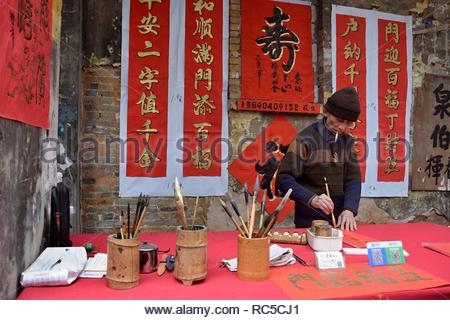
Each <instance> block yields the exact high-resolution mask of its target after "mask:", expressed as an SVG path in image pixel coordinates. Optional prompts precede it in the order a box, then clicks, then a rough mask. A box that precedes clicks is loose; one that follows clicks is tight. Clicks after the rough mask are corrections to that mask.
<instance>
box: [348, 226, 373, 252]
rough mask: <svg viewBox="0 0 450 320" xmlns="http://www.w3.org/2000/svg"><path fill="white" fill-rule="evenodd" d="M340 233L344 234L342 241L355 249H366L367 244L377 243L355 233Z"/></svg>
mask: <svg viewBox="0 0 450 320" xmlns="http://www.w3.org/2000/svg"><path fill="white" fill-rule="evenodd" d="M342 232H343V233H344V239H343V240H342V241H343V242H344V243H345V244H347V245H349V246H352V247H355V248H366V244H367V242H376V241H379V240H377V239H374V238H371V237H368V236H366V235H364V234H361V233H359V232H356V231H348V230H342Z"/></svg>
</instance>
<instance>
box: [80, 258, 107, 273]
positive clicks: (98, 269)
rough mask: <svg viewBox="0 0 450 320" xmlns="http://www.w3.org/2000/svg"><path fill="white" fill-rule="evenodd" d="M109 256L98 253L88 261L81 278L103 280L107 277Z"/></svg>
mask: <svg viewBox="0 0 450 320" xmlns="http://www.w3.org/2000/svg"><path fill="white" fill-rule="evenodd" d="M107 261H108V255H107V254H106V253H96V254H95V256H93V257H91V258H89V259H88V261H87V262H86V266H85V267H84V269H83V271H82V272H81V274H80V278H102V277H104V276H105V275H106V268H107Z"/></svg>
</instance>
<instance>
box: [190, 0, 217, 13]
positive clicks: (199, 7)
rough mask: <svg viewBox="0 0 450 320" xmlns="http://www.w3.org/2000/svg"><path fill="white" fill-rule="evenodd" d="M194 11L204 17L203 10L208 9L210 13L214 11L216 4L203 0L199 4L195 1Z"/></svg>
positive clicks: (199, 0)
mask: <svg viewBox="0 0 450 320" xmlns="http://www.w3.org/2000/svg"><path fill="white" fill-rule="evenodd" d="M193 4H194V11H195V12H198V13H199V14H200V15H202V14H203V13H202V10H203V9H206V10H208V11H213V10H214V2H207V3H205V2H204V1H203V0H198V1H197V2H195V1H194V3H193Z"/></svg>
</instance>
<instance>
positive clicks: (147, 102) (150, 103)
mask: <svg viewBox="0 0 450 320" xmlns="http://www.w3.org/2000/svg"><path fill="white" fill-rule="evenodd" d="M136 104H140V105H141V116H143V115H144V114H147V113H159V110H157V109H156V96H155V95H154V94H153V92H150V94H149V95H148V96H147V95H146V94H145V93H144V92H142V94H141V98H140V99H139V101H138V102H136Z"/></svg>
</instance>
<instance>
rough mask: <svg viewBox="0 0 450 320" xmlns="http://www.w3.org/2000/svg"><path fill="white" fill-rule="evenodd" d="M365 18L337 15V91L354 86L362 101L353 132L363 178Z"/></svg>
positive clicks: (362, 179)
mask: <svg viewBox="0 0 450 320" xmlns="http://www.w3.org/2000/svg"><path fill="white" fill-rule="evenodd" d="M365 35H366V19H365V18H363V17H356V16H348V15H342V14H337V15H336V90H339V89H341V88H343V87H347V86H351V87H355V88H356V90H357V91H358V95H359V97H360V104H361V113H360V115H359V118H358V121H357V122H356V127H355V128H354V129H353V130H350V134H352V135H353V136H354V137H355V140H356V141H357V144H356V150H357V154H358V160H359V166H360V169H361V181H362V182H364V181H365V177H366V158H367V152H368V150H367V149H366V142H365V139H366V130H367V119H366V118H367V117H366V115H367V111H366V108H367V106H366V90H367V89H366V75H367V70H366V45H365V44H366V36H365Z"/></svg>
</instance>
